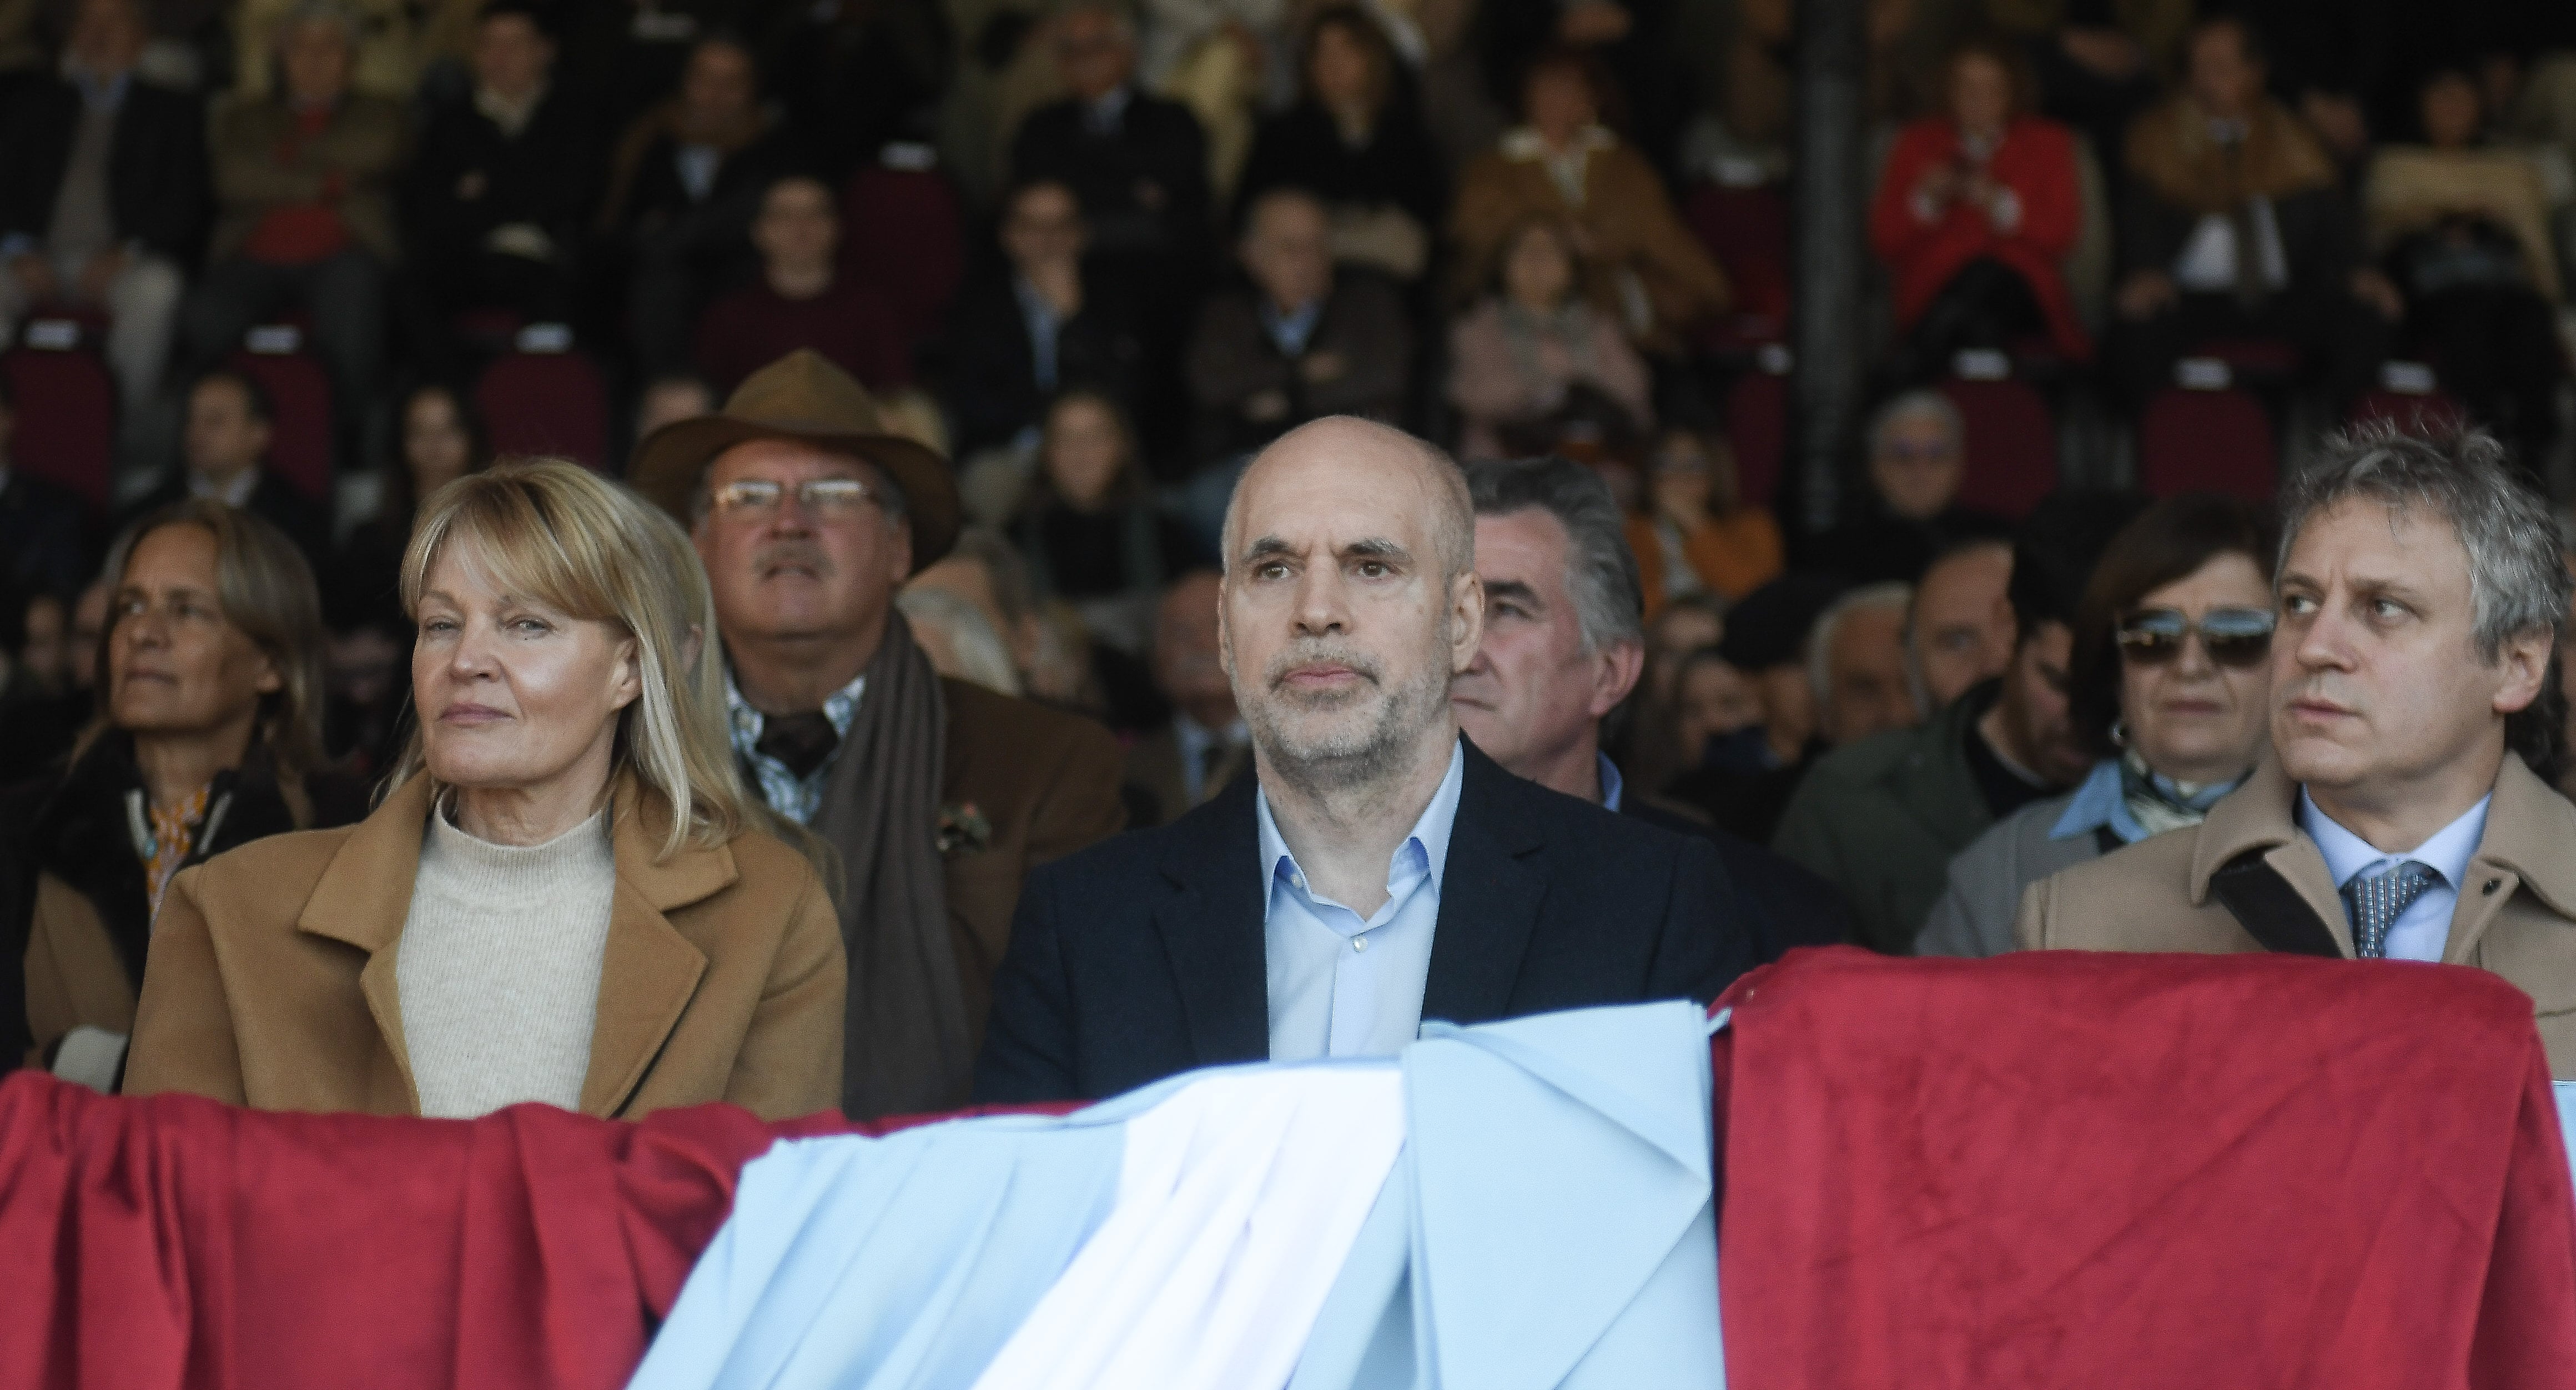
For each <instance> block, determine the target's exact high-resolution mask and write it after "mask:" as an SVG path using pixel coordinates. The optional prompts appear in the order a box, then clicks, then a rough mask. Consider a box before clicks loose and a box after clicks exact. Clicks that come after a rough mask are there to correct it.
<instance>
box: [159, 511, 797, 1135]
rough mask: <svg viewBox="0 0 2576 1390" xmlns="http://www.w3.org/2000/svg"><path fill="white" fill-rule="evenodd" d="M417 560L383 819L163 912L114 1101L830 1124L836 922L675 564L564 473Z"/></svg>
mask: <svg viewBox="0 0 2576 1390" xmlns="http://www.w3.org/2000/svg"><path fill="white" fill-rule="evenodd" d="M421 535H422V537H423V543H422V544H421V545H418V546H415V547H414V548H413V550H412V552H411V553H410V554H409V555H408V556H406V557H405V567H404V572H403V599H404V603H405V606H406V607H407V608H409V609H410V610H411V614H412V616H413V618H414V619H415V620H416V621H417V622H418V624H419V626H420V630H421V638H420V645H419V647H418V649H417V650H416V651H415V653H414V655H413V657H412V702H413V705H414V706H415V707H416V708H417V709H418V710H419V712H420V720H419V725H418V728H417V731H416V732H415V733H414V735H413V738H412V743H411V746H410V748H409V749H408V750H406V752H405V754H404V757H403V760H402V763H401V765H400V766H399V767H398V768H397V769H396V770H395V773H394V777H393V779H392V782H391V784H390V788H389V790H388V791H387V792H386V794H385V796H384V798H383V799H382V800H381V801H379V802H378V803H377V806H376V809H375V810H374V812H372V813H371V814H370V815H368V817H367V818H366V820H365V821H364V822H362V823H361V824H359V825H357V826H355V827H353V828H350V829H347V830H342V831H338V832H335V833H331V834H325V835H300V836H295V837H292V838H289V839H282V840H278V841H276V842H274V843H271V844H263V845H261V846H259V847H258V849H257V850H256V851H254V852H252V853H249V854H233V855H228V856H226V857H224V858H223V859H221V860H219V861H217V862H216V863H214V864H211V865H209V866H207V867H205V868H204V869H201V870H194V871H191V872H189V873H187V874H185V875H183V876H182V877H181V878H180V879H179V880H178V881H177V882H175V883H174V884H173V885H172V887H171V889H170V893H169V898H168V900H167V901H166V902H165V903H164V905H163V909H162V913H161V916H160V919H159V921H158V922H157V923H156V924H155V929H154V932H153V940H152V968H151V970H150V971H149V972H148V973H147V974H146V976H145V980H144V989H143V1000H142V1004H141V1007H140V1008H139V1009H138V1010H137V1012H136V1015H135V1029H134V1058H133V1064H132V1066H131V1067H130V1068H129V1070H128V1072H127V1076H126V1082H127V1085H126V1089H127V1090H128V1091H129V1092H131V1093H133V1094H137V1095H153V1094H157V1093H161V1092H167V1091H186V1092H192V1093H194V1094H197V1095H202V1096H209V1097H212V1098H214V1099H216V1100H220V1101H223V1102H226V1103H227V1104H232V1105H241V1106H248V1107H251V1108H253V1109H260V1110H345V1111H359V1112H364V1113H372V1114H394V1115H406V1114H418V1115H426V1116H441V1117H452V1118H470V1117H473V1116H478V1115H485V1114H489V1113H491V1112H492V1111H494V1110H497V1109H500V1108H501V1107H502V1106H505V1105H510V1104H514V1103H517V1102H520V1101H541V1102H544V1103H546V1104H549V1105H556V1106H560V1107H562V1108H564V1109H566V1110H578V1111H580V1112H582V1113H584V1114H589V1115H597V1116H603V1117H605V1116H625V1117H635V1116H640V1115H644V1114H649V1113H650V1112H652V1111H655V1110H659V1109H663V1108H665V1107H669V1106H678V1105H701V1104H705V1103H707V1102H709V1101H718V1100H722V1101H730V1102H732V1103H733V1104H736V1105H740V1106H742V1107H744V1108H745V1109H747V1110H750V1111H751V1112H752V1113H754V1114H756V1115H759V1116H761V1117H763V1118H765V1119H772V1120H777V1119H785V1118H788V1117H790V1116H796V1115H806V1114H811V1113H813V1112H814V1111H817V1110H822V1109H828V1108H830V1106H831V1105H832V1102H833V1099H834V1097H835V1096H837V1095H838V1094H839V1091H840V1084H839V1083H840V1065H841V1003H842V994H843V989H844V974H845V971H844V967H843V963H842V951H841V942H840V934H839V932H838V930H837V923H836V922H835V921H834V918H833V910H832V899H831V895H830V894H829V893H828V892H826V891H825V890H824V887H823V884H822V881H821V879H820V877H819V876H818V875H817V874H816V873H815V871H814V868H813V866H812V865H811V864H809V863H807V862H806V861H805V859H804V857H803V856H801V855H800V854H798V853H797V852H796V851H795V850H792V849H790V848H788V847H787V846H786V845H784V844H782V843H780V842H779V841H778V840H776V839H774V838H773V837H772V836H771V835H770V834H769V833H768V832H767V831H765V830H763V829H762V828H761V827H762V826H764V825H766V824H768V823H769V822H768V820H767V818H766V817H765V816H764V815H763V814H762V813H761V811H760V810H759V808H758V803H756V802H755V801H753V800H752V798H751V794H750V793H749V792H748V791H747V790H746V789H745V788H744V786H743V783H742V778H741V775H740V772H739V770H738V768H739V765H738V764H737V763H736V761H735V759H734V757H733V754H732V751H731V750H730V749H729V748H728V747H726V745H725V742H724V733H723V728H724V725H723V721H722V720H721V719H719V718H718V717H717V714H716V712H715V711H713V710H710V709H706V708H704V707H703V706H702V705H701V703H700V702H701V701H702V700H704V699H706V698H707V695H706V692H708V691H709V690H710V689H712V688H713V683H712V682H711V681H710V680H708V679H706V677H707V676H708V675H709V674H710V673H709V672H708V671H707V670H706V664H707V663H711V662H715V661H717V660H720V659H721V658H720V656H719V651H720V645H719V644H718V643H716V642H713V641H706V642H699V641H693V640H691V636H690V634H691V633H692V632H693V631H694V630H696V629H697V628H698V627H699V626H700V625H701V624H702V622H703V615H704V614H705V613H706V612H707V611H708V604H709V599H708V593H707V581H706V576H705V572H704V571H703V570H701V569H699V568H698V567H697V566H695V565H692V564H690V563H689V562H688V554H689V547H688V540H687V537H686V536H684V535H683V534H682V533H681V531H680V529H679V527H678V526H677V525H676V524H675V523H673V522H672V521H670V520H669V519H667V518H664V517H661V516H659V515H656V514H655V513H654V512H653V511H652V510H651V508H650V506H649V505H648V504H647V503H645V502H644V501H643V500H642V499H640V498H638V497H636V496H635V495H634V494H632V493H629V492H627V491H626V490H624V489H622V488H620V487H618V486H616V485H615V484H613V483H609V482H606V481H604V480H602V479H601V478H599V477H598V476H597V475H595V474H593V473H590V472H589V471H587V470H585V469H583V468H581V467H579V466H577V465H574V464H570V463H565V462H560V461H553V462H540V463H526V464H512V465H508V466H505V467H501V468H496V469H493V470H491V471H489V472H486V473H482V474H478V475H476V476H474V477H473V478H471V479H469V480H467V481H466V482H465V483H463V484H462V485H460V486H456V487H451V488H449V489H447V490H446V491H444V492H442V493H440V494H439V496H438V497H437V498H436V499H434V500H433V501H432V502H431V503H430V510H428V511H427V512H425V513H424V514H423V516H422V519H421ZM583 614H597V615H599V616H597V617H584V616H581V615H583ZM682 885H686V886H685V887H682ZM317 924H318V925H317ZM316 931H319V932H320V933H321V934H322V935H323V936H324V937H327V938H330V939H333V940H336V941H339V942H341V943H344V945H343V946H341V947H339V948H336V949H327V950H325V949H317V947H316V945H315V943H314V937H313V933H314V932H316ZM675 935H676V936H677V937H679V938H681V939H684V940H686V941H687V942H688V943H689V945H690V947H691V949H689V950H687V951H685V952H674V951H673V950H671V949H670V947H669V944H668V943H670V942H671V941H672V940H673V938H674V936H675ZM218 960H220V961H221V962H222V965H221V966H220V968H219V967H218V965H217V961H218ZM371 960H372V961H373V962H374V964H372V965H371V964H370V961H371ZM603 999H606V1000H608V1001H610V1003H611V1005H612V1007H603V1006H602V1004H601V1001H602V1000H603ZM642 1000H653V1001H657V1002H656V1003H655V1004H654V1005H653V1006H652V1007H650V1008H636V1007H613V1005H616V1004H617V1003H618V1002H619V1001H625V1002H626V1003H627V1004H630V1005H631V1004H633V1003H634V1002H636V1001H642Z"/></svg>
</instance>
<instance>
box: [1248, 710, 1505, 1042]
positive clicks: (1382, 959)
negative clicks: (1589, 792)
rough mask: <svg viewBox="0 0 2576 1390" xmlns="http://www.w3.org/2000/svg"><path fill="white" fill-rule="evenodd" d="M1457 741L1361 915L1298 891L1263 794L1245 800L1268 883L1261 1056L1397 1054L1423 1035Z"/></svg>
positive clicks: (1458, 766)
mask: <svg viewBox="0 0 2576 1390" xmlns="http://www.w3.org/2000/svg"><path fill="white" fill-rule="evenodd" d="M1466 767H1467V754H1466V750H1465V747H1464V745H1463V744H1462V745H1460V746H1459V747H1458V748H1455V749H1453V750H1451V752H1450V754H1449V774H1448V775H1447V776H1445V777H1443V778H1441V779H1440V790H1438V791H1437V792H1434V793H1432V796H1431V804H1430V805H1429V806H1426V807H1424V808H1423V810H1422V818H1421V819H1419V820H1417V821H1415V822H1414V823H1413V833H1412V834H1410V835H1407V836H1406V837H1405V839H1404V843H1403V844H1401V845H1398V846H1397V847H1396V851H1395V857H1394V858H1393V859H1391V860H1389V861H1388V863H1387V866H1386V904H1385V905H1384V906H1382V907H1380V908H1379V909H1378V910H1377V912H1376V914H1375V915H1374V916H1371V917H1370V918H1369V919H1368V920H1367V921H1361V920H1360V915H1359V914H1358V913H1356V912H1353V911H1352V910H1351V909H1349V908H1347V907H1344V906H1343V905H1341V904H1340V903H1337V902H1334V901H1333V900H1332V899H1330V898H1319V897H1316V896H1315V895H1314V894H1313V893H1312V892H1310V891H1308V889H1307V887H1306V874H1305V871H1304V870H1303V869H1300V868H1298V867H1297V857H1296V856H1295V855H1293V854H1291V853H1289V852H1288V842H1287V841H1286V840H1284V839H1282V838H1281V837H1280V834H1279V823H1278V822H1277V821H1275V820H1273V819H1272V818H1271V815H1270V794H1269V792H1267V791H1261V792H1259V793H1257V794H1256V795H1255V796H1254V798H1253V808H1254V814H1255V815H1256V816H1257V817H1258V818H1259V820H1260V824H1261V862H1262V865H1263V866H1264V868H1265V871H1266V873H1267V877H1268V879H1269V883H1270V894H1269V899H1268V905H1267V907H1266V908H1265V910H1264V913H1263V918H1262V942H1263V945H1264V948H1265V949H1264V956H1265V957H1266V959H1267V961H1268V964H1269V976H1270V1060H1271V1061H1274V1062H1304V1061H1309V1060H1312V1059H1314V1058H1317V1057H1381V1056H1387V1055H1390V1054H1393V1053H1397V1052H1401V1051H1403V1050H1404V1049H1405V1048H1406V1047H1407V1046H1408V1045H1410V1044H1411V1043H1412V1042H1413V1040H1414V1037H1415V1035H1416V1034H1418V1033H1420V1032H1421V1031H1422V987H1423V983H1424V981H1426V980H1428V979H1429V978H1430V976H1431V935H1432V931H1433V928H1434V927H1436V926H1437V925H1438V924H1439V921H1440V878H1441V875H1442V874H1443V873H1444V872H1446V870H1447V867H1448V862H1449V831H1450V828H1451V827H1452V826H1453V825H1455V824H1456V823H1457V820H1458V785H1459V782H1460V780H1461V779H1462V778H1463V777H1464V776H1465V774H1466Z"/></svg>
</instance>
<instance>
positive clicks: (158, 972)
mask: <svg viewBox="0 0 2576 1390" xmlns="http://www.w3.org/2000/svg"><path fill="white" fill-rule="evenodd" d="M429 810H430V785H429V782H428V779H426V778H414V779H413V780H411V781H410V782H408V783H406V784H404V785H403V786H402V787H401V788H399V789H397V790H396V791H395V792H394V794H393V795H391V796H389V797H387V798H386V799H385V802H384V804H383V805H381V806H379V807H378V808H377V809H376V812H375V814H373V815H371V816H369V817H367V819H366V820H364V821H362V822H360V823H359V824H357V825H355V826H350V827H346V828H343V829H339V830H315V831H307V832H304V833H301V834H294V835H280V836H275V837H273V838H270V839H266V840H262V841H259V842H258V843H256V844H251V845H246V846H244V847H242V848H241V849H238V850H235V851H233V852H232V853H230V854H226V855H222V856H220V857H218V858H216V859H214V860H212V861H211V862H209V863H206V864H204V865H201V866H199V867H197V868H193V869H189V870H186V871H184V872H182V873H181V874H180V875H179V877H178V878H177V879H175V880H173V881H172V884H171V887H170V893H169V897H168V898H167V900H165V901H164V902H163V904H162V908H161V918H160V921H159V924H158V926H157V927H156V929H155V930H154V932H153V938H152V953H151V956H150V958H149V961H148V963H147V964H146V966H145V969H144V975H143V1002H142V1005H141V1007H140V1009H139V1010H138V1011H137V1014H136V1017H135V1022H134V1047H133V1052H132V1055H131V1057H130V1059H129V1061H128V1062H127V1065H126V1084H125V1089H126V1091H127V1093H129V1094H133V1095H151V1094H153V1093H155V1092H160V1091H190V1092H194V1093H196V1094H198V1095H204V1096H211V1097H213V1098H215V1099H217V1100H221V1101H226V1102H229V1103H231V1104H234V1105H247V1106H251V1107H254V1108H256V1109H261V1110H306V1111H344V1110H354V1111H363V1112H367V1113H370V1114H378V1115H416V1114H418V1113H420V1097H419V1093H418V1092H417V1090H416V1089H415V1088H414V1086H413V1084H412V1076H411V1067H410V1063H409V1061H408V1059H407V1057H406V1052H405V1047H404V1042H403V1027H402V999H401V993H400V989H399V987H398V986H397V985H396V983H395V980H394V963H395V959H396V956H397V953H398V949H399V947H400V946H401V942H402V929H403V922H404V918H405V917H406V916H407V915H408V914H409V912H410V910H411V894H412V879H413V877H414V875H415V874H417V873H418V872H419V868H420V845H421V836H422V831H423V829H424V828H425V826H426V825H427V823H428V817H429ZM613 815H614V824H615V829H614V831H613V832H612V834H613V838H614V841H615V847H616V860H617V890H616V897H615V899H614V900H613V903H612V906H611V908H610V916H609V924H608V950H607V956H606V959H605V961H604V962H603V963H602V965H601V969H600V981H599V1021H598V1024H597V1027H596V1031H595V1032H594V1033H593V1035H592V1038H591V1054H590V1072H589V1075H588V1078H587V1079H586V1080H585V1081H583V1083H582V1089H581V1110H582V1113H584V1114H586V1115H595V1116H603V1117H607V1116H614V1117H619V1118H628V1119H632V1118H635V1117H638V1116H641V1115H645V1114H647V1113H650V1112H652V1111H655V1110H661V1109H665V1108H668V1107H671V1106H681V1105H697V1104H702V1103H704V1102H707V1101H718V1100H722V1101H731V1102H733V1103H734V1104H736V1105H740V1106H743V1107H745V1108H747V1109H749V1110H751V1111H753V1112H754V1113H756V1114H758V1115H760V1116H761V1117H763V1118H764V1119H786V1118H790V1117H793V1116H797V1115H804V1114H810V1113H813V1112H815V1111H820V1110H827V1109H830V1108H832V1107H833V1106H834V1105H836V1104H838V1103H839V1100H840V1095H841V1008H842V1002H841V1001H842V990H843V973H844V966H843V963H842V956H841V934H840V927H839V924H838V922H837V921H836V920H835V918H834V916H833V912H832V904H831V900H830V898H829V897H828V896H827V895H826V894H825V892H824V890H823V885H822V881H821V879H819V878H818V877H817V876H816V875H815V873H814V870H813V868H812V867H811V866H810V865H808V864H807V863H806V862H805V860H804V859H803V858H802V857H801V856H799V855H798V854H797V853H796V852H795V851H793V850H791V849H789V848H788V847H787V846H785V845H783V844H781V843H779V842H778V841H777V840H775V839H772V838H770V837H769V836H768V835H765V834H762V833H760V832H758V831H750V832H746V833H744V834H742V835H739V836H737V837H735V839H734V840H733V841H732V842H731V843H730V844H727V845H725V846H722V847H721V848H717V849H683V850H681V851H680V852H679V853H677V854H674V855H672V856H671V857H670V858H669V859H668V860H666V861H664V862H660V863H656V862H654V859H655V855H656V854H657V853H658V852H659V850H660V848H661V843H662V833H661V831H662V826H663V824H665V823H666V822H665V821H664V817H665V816H666V815H667V812H666V811H664V810H663V808H662V803H661V801H660V800H659V798H657V797H653V796H651V795H650V794H647V793H642V792H639V790H638V789H637V787H636V786H635V784H634V783H633V782H632V781H623V782H621V784H620V786H619V788H618V790H617V793H616V801H615V810H614V813H613Z"/></svg>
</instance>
